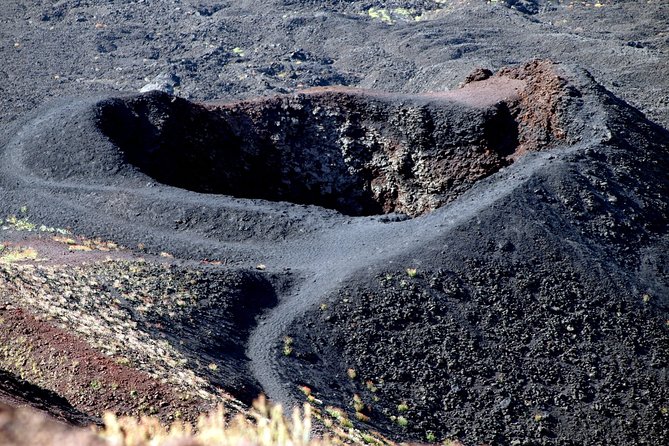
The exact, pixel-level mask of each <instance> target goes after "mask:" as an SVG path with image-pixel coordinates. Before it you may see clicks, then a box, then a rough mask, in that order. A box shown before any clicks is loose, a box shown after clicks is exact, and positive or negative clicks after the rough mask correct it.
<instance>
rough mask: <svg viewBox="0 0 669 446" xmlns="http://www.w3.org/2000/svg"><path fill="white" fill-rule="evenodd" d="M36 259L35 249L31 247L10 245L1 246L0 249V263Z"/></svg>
mask: <svg viewBox="0 0 669 446" xmlns="http://www.w3.org/2000/svg"><path fill="white" fill-rule="evenodd" d="M31 260H37V251H36V250H35V249H34V248H31V247H29V246H28V247H15V248H14V247H12V248H8V247H5V246H3V248H2V249H0V263H16V262H26V261H31Z"/></svg>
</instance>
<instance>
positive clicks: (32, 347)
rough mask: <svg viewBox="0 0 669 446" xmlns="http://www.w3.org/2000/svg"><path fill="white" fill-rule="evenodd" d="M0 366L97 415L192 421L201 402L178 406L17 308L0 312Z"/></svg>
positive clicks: (154, 385)
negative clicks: (149, 416) (146, 416)
mask: <svg viewBox="0 0 669 446" xmlns="http://www.w3.org/2000/svg"><path fill="white" fill-rule="evenodd" d="M0 321H1V324H0V343H1V345H2V348H1V349H0V365H1V367H2V368H3V369H5V370H8V371H10V372H12V373H14V374H15V375H17V376H19V377H21V378H22V379H24V380H27V381H29V382H31V383H34V384H36V385H38V386H40V387H42V388H44V389H48V390H51V391H53V392H55V393H56V394H58V395H60V396H62V397H63V398H65V399H66V400H67V401H68V402H69V403H70V404H71V405H72V407H74V408H75V409H77V410H79V411H82V412H85V413H88V414H92V415H97V416H101V415H102V414H103V413H104V412H106V411H111V412H114V413H118V414H128V415H131V414H132V415H137V414H151V415H156V416H159V417H161V418H162V419H165V420H173V419H175V418H179V417H183V418H188V419H194V418H195V417H196V416H197V414H198V413H199V410H201V408H202V407H201V405H200V404H201V402H199V401H183V400H182V399H180V397H179V395H178V394H175V392H174V391H173V390H172V389H170V388H169V387H168V386H166V385H164V384H161V383H159V382H157V381H156V380H155V379H153V378H152V377H150V376H149V375H147V374H146V373H143V372H139V371H137V370H134V369H132V368H130V367H126V366H123V365H120V364H117V363H116V362H115V361H114V360H113V359H111V358H108V357H106V356H104V355H102V354H100V353H99V352H97V351H95V350H93V349H92V348H90V347H89V346H88V345H87V344H85V343H84V342H82V341H81V340H79V339H77V338H76V337H74V336H72V335H71V334H70V333H68V332H66V331H64V330H62V329H60V328H58V327H55V326H53V325H52V324H50V323H48V322H45V321H42V320H39V319H37V318H35V317H34V316H33V315H31V314H30V313H28V312H27V311H25V310H23V309H20V308H8V307H7V306H6V305H5V306H3V307H2V308H0Z"/></svg>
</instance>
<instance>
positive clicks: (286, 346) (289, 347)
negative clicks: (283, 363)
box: [283, 336, 293, 356]
mask: <svg viewBox="0 0 669 446" xmlns="http://www.w3.org/2000/svg"><path fill="white" fill-rule="evenodd" d="M292 354H293V338H291V337H290V336H285V337H284V338H283V355H284V356H290V355H292Z"/></svg>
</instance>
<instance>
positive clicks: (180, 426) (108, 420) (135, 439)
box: [99, 398, 325, 446]
mask: <svg viewBox="0 0 669 446" xmlns="http://www.w3.org/2000/svg"><path fill="white" fill-rule="evenodd" d="M104 422H105V427H104V429H103V430H101V431H100V432H99V435H100V437H102V438H103V439H105V440H106V441H107V442H108V443H109V444H110V445H113V446H205V445H206V446H316V445H321V444H324V442H325V440H323V439H318V438H312V436H311V408H310V406H309V405H305V406H304V409H303V410H299V409H297V408H296V409H294V411H293V413H292V417H291V418H290V419H288V418H286V417H285V416H284V414H283V410H282V408H281V406H269V405H268V404H267V402H266V401H265V399H264V398H260V399H259V400H258V401H257V402H256V403H255V404H254V409H253V410H252V411H250V412H249V414H248V416H243V415H236V416H234V417H230V416H229V415H228V414H227V412H226V411H225V410H224V409H223V408H222V407H219V408H218V409H216V410H214V411H212V412H210V413H209V414H206V415H201V416H200V418H199V420H198V422H197V426H195V427H193V426H191V425H189V424H187V423H181V422H175V423H173V424H172V425H171V426H169V427H165V426H164V425H162V424H161V422H160V421H159V420H158V419H156V418H150V417H143V418H141V419H139V420H138V419H135V418H130V417H123V418H117V417H116V416H114V415H112V414H106V415H105V417H104Z"/></svg>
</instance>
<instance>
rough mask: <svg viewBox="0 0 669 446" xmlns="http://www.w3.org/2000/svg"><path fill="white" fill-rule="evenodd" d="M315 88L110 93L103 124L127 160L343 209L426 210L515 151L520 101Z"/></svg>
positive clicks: (162, 176)
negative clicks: (245, 93) (184, 94)
mask: <svg viewBox="0 0 669 446" xmlns="http://www.w3.org/2000/svg"><path fill="white" fill-rule="evenodd" d="M470 102H471V103H468V102H467V101H464V100H462V99H458V98H455V99H454V96H453V95H448V94H434V95H414V96H407V95H404V96H399V95H390V94H384V93H377V92H365V91H362V90H352V89H318V90H309V91H306V92H302V93H298V94H293V95H285V96H276V97H270V98H264V99H260V100H251V101H244V102H237V103H232V104H208V105H201V104H194V103H191V102H188V101H186V100H183V99H179V98H175V97H172V96H170V95H167V94H165V93H160V92H151V93H148V94H144V95H139V96H135V97H130V98H116V99H109V100H106V101H104V102H102V103H100V105H99V111H98V125H99V127H100V128H101V130H102V131H103V132H104V133H105V134H106V135H107V136H108V137H109V138H110V139H111V140H112V141H113V142H114V143H115V144H116V145H117V146H118V147H119V148H120V150H121V151H122V152H123V153H124V156H125V158H126V160H127V162H129V163H131V164H133V165H135V166H136V167H137V168H139V169H140V170H141V171H142V172H144V173H145V174H147V175H149V176H151V177H152V178H154V179H156V180H157V181H159V182H161V183H164V184H167V185H171V186H175V187H179V188H183V189H188V190H191V191H196V192H204V193H215V194H225V195H232V196H235V197H239V198H255V199H267V200H274V201H289V202H293V203H299V204H311V205H318V206H322V207H326V208H330V209H335V210H337V211H339V212H341V213H343V214H347V215H354V216H359V215H376V214H387V213H402V214H407V215H410V216H416V215H420V214H423V213H426V212H429V211H431V210H433V209H435V208H437V207H439V206H441V205H443V204H445V203H447V202H449V201H451V200H453V199H454V198H456V197H457V196H459V195H460V194H461V193H462V192H464V191H465V190H467V189H468V188H469V187H471V185H473V184H474V183H475V182H476V181H478V180H480V179H481V178H484V177H487V176H489V175H491V174H493V173H495V172H497V171H498V170H499V169H500V168H502V167H503V166H506V165H508V164H509V163H510V162H511V161H510V160H511V159H512V156H513V154H514V153H518V151H519V150H518V149H519V147H520V144H521V143H520V142H519V123H518V120H517V117H518V114H519V108H518V98H517V97H516V98H512V99H510V100H507V101H492V100H491V101H487V102H485V101H484V103H482V102H481V99H480V98H479V99H476V98H475V99H474V100H472V101H470Z"/></svg>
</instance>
